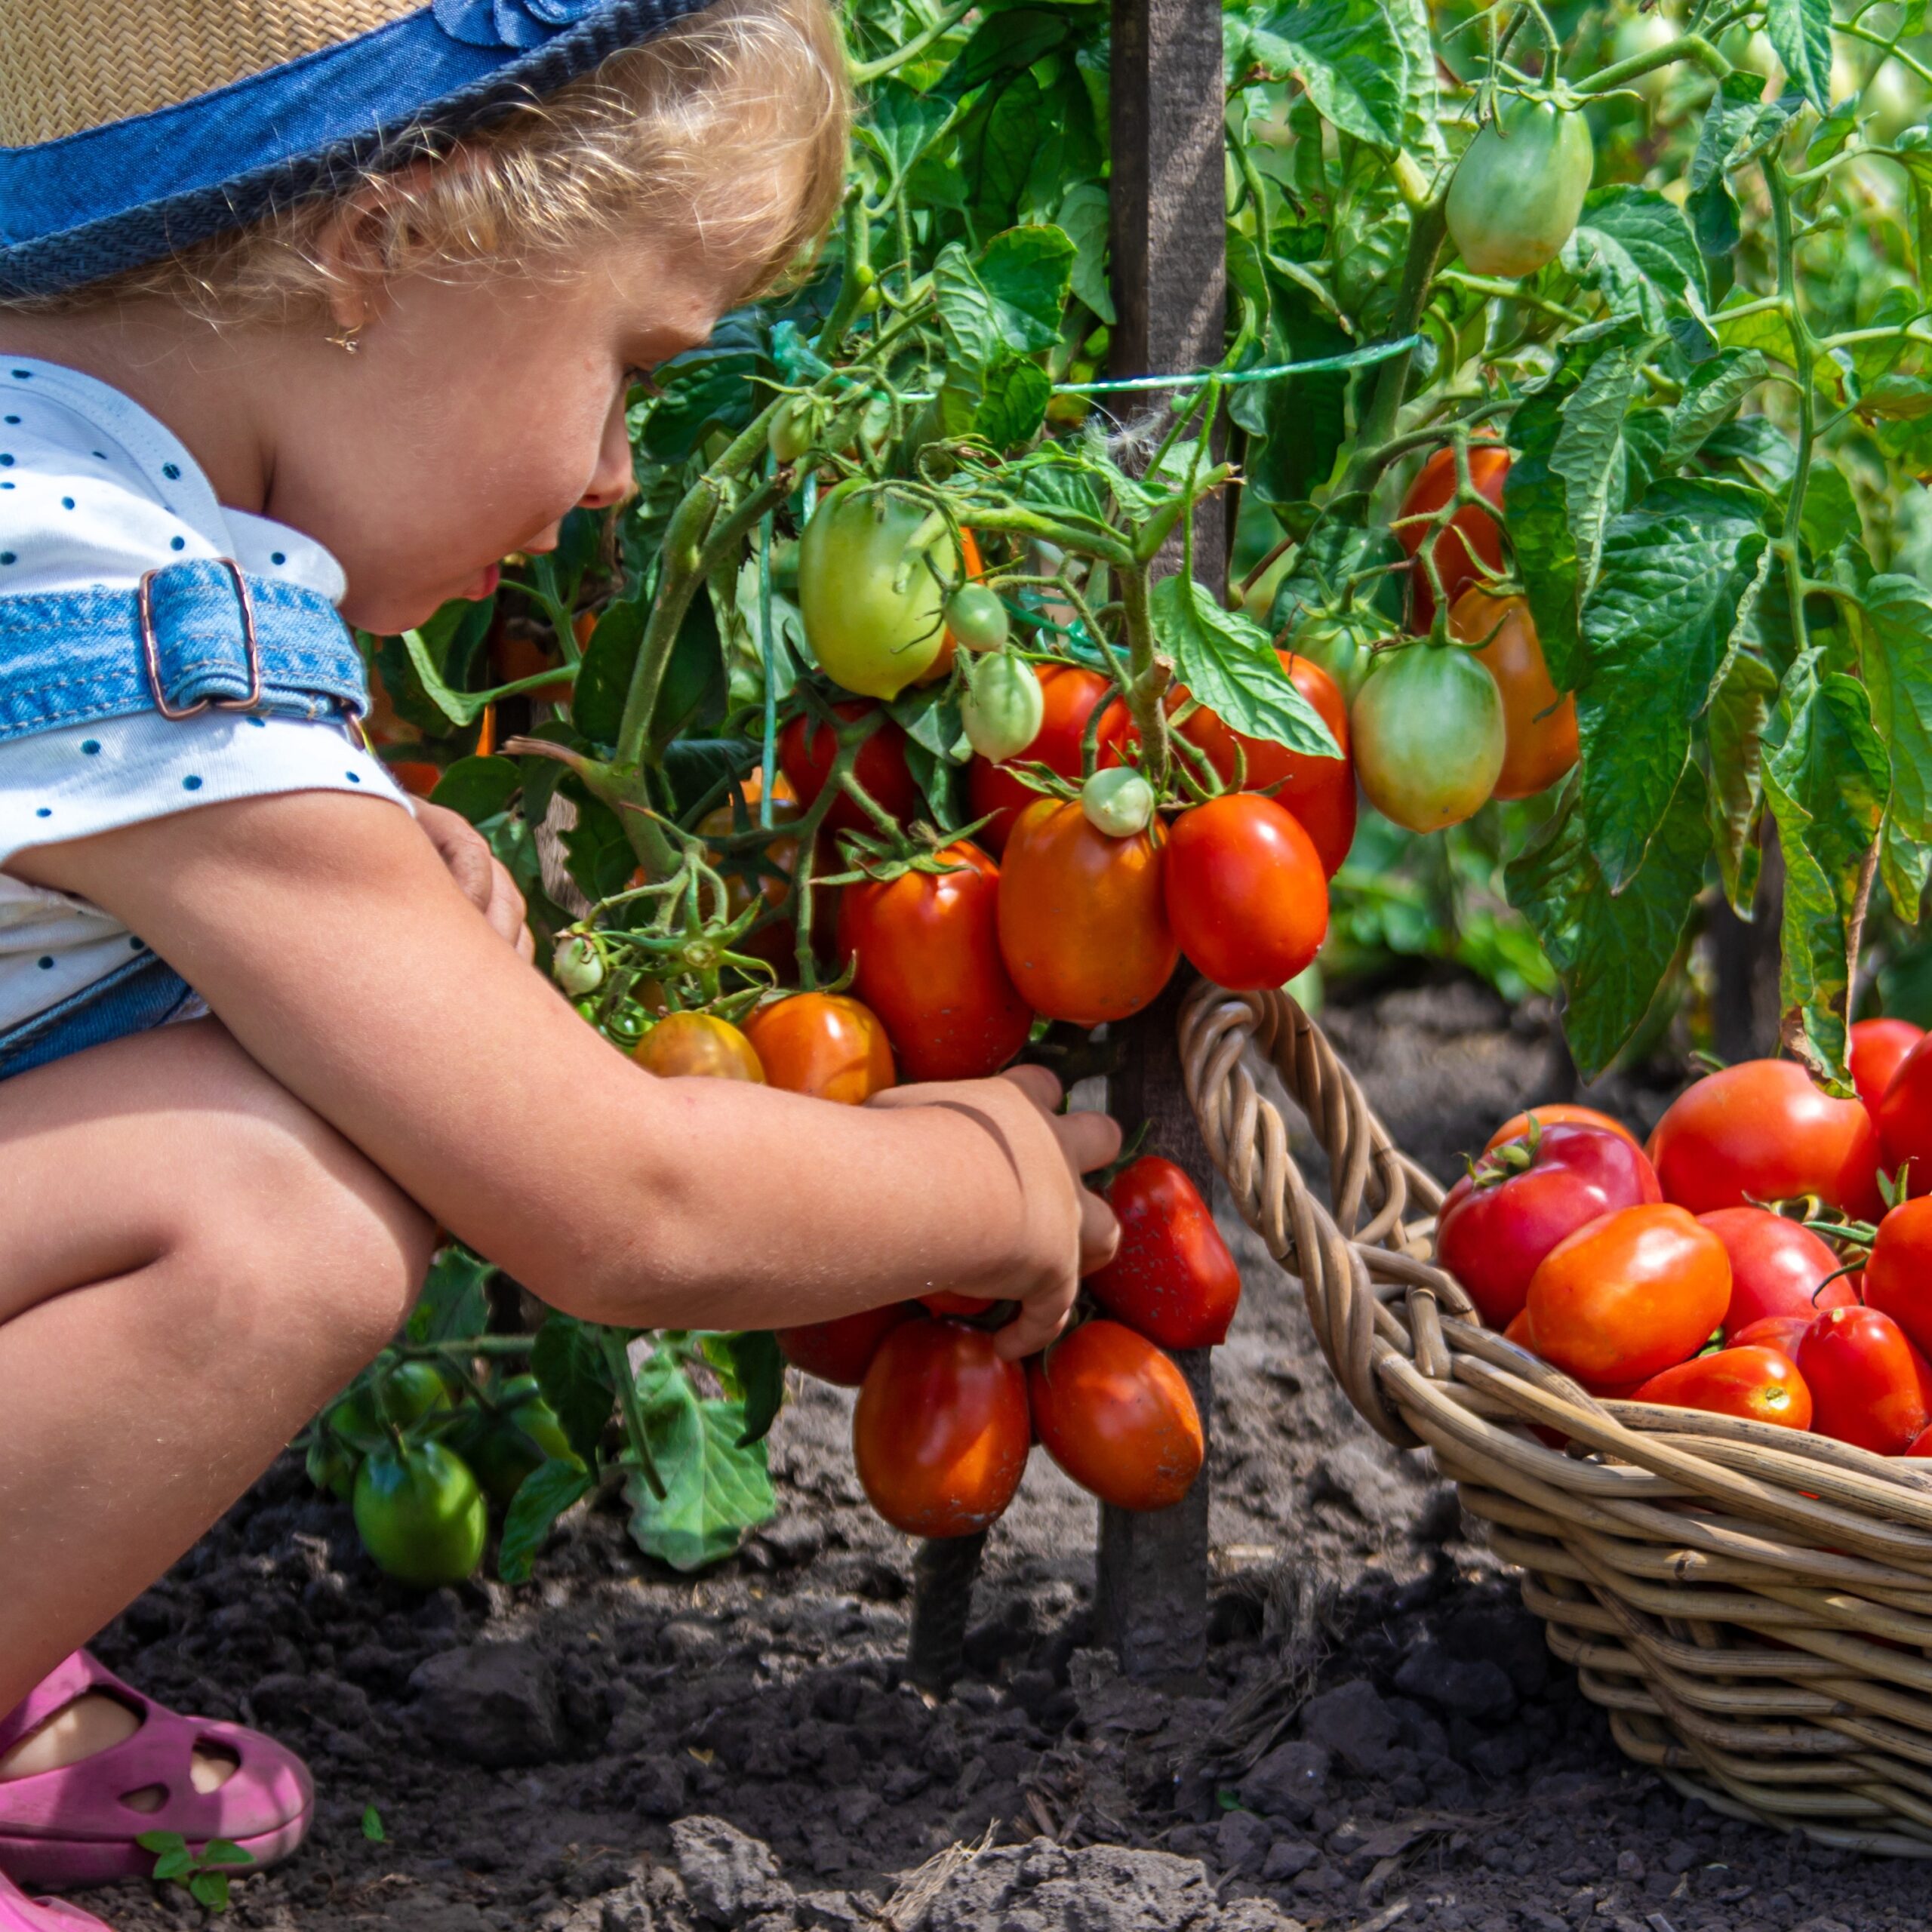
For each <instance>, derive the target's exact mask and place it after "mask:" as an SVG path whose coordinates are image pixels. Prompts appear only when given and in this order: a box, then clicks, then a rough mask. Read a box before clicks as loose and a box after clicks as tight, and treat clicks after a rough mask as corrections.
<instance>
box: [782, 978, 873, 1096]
mask: <svg viewBox="0 0 1932 1932" xmlns="http://www.w3.org/2000/svg"><path fill="white" fill-rule="evenodd" d="M745 1037H746V1038H747V1039H748V1040H749V1041H750V1042H751V1044H752V1049H753V1051H755V1052H756V1054H757V1055H758V1060H759V1062H760V1063H761V1065H762V1066H763V1067H764V1077H765V1081H766V1082H767V1084H768V1085H771V1086H773V1087H778V1088H783V1089H784V1091H786V1092H787V1093H789V1094H808V1095H809V1096H810V1097H811V1098H813V1099H814V1100H836V1101H839V1102H841V1103H844V1105H845V1106H854V1107H856V1106H863V1104H864V1103H865V1102H866V1101H867V1100H870V1099H871V1098H872V1096H873V1095H874V1094H882V1093H884V1091H885V1090H886V1088H888V1087H891V1086H892V1085H894V1084H895V1082H896V1080H897V1074H896V1072H895V1071H894V1067H893V1064H892V1047H891V1043H890V1042H889V1041H888V1040H887V1038H886V1036H885V1029H884V1026H882V1025H881V1024H880V1022H879V1017H878V1014H875V1013H874V1012H873V1011H872V1009H871V1008H869V1006H867V1005H866V1004H864V1003H863V1001H860V1000H856V999H853V998H849V997H848V996H847V995H844V994H843V993H819V992H811V993H794V994H793V995H792V996H791V997H790V998H789V999H781V1000H775V1001H772V1002H771V1004H769V1005H766V1006H761V1007H759V1008H757V1009H756V1010H755V1011H754V1012H753V1013H752V1015H751V1017H749V1019H748V1020H746V1022H745Z"/></svg>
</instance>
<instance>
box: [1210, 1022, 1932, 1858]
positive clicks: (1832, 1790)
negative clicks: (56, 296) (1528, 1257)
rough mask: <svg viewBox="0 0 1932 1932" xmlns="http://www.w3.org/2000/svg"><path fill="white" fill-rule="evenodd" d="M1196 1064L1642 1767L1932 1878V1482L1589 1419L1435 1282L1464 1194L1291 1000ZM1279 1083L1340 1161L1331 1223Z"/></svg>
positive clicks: (1708, 1798)
mask: <svg viewBox="0 0 1932 1932" xmlns="http://www.w3.org/2000/svg"><path fill="white" fill-rule="evenodd" d="M1180 1044H1181V1057H1182V1062H1183V1067H1184V1069H1185V1072H1186V1080H1187V1084H1188V1091H1189V1097H1190V1098H1191V1100H1192V1102H1193V1105H1194V1109H1195V1115H1196V1117H1197V1118H1198V1120H1199V1121H1200V1124H1201V1133H1202V1135H1203V1136H1204V1138H1205V1140H1206V1142H1207V1147H1208V1149H1209V1151H1210V1152H1211V1154H1212V1155H1213V1157H1214V1162H1215V1164H1216V1165H1217V1167H1218V1168H1220V1171H1221V1174H1222V1175H1223V1177H1224V1178H1225V1179H1226V1182H1227V1183H1228V1186H1229V1189H1230V1191H1231V1192H1232V1195H1233V1196H1234V1200H1235V1205H1236V1206H1237V1207H1238V1209H1239V1210H1240V1211H1241V1215H1242V1217H1243V1218H1244V1219H1245V1220H1246V1221H1247V1223H1248V1225H1249V1226H1251V1228H1253V1229H1254V1230H1255V1231H1256V1232H1257V1233H1258V1234H1259V1235H1260V1236H1261V1238H1263V1240H1264V1241H1266V1243H1267V1244H1268V1248H1269V1252H1270V1253H1271V1254H1273V1255H1274V1257H1275V1259H1276V1260H1278V1261H1279V1262H1281V1264H1282V1265H1283V1266H1284V1267H1286V1268H1287V1269H1289V1270H1290V1271H1291V1272H1293V1273H1294V1274H1297V1275H1299V1276H1300V1278H1301V1282H1302V1286H1303V1292H1304V1293H1305V1294H1306V1297H1307V1301H1308V1312H1309V1318H1310V1319H1311V1320H1312V1322H1313V1323H1314V1324H1315V1334H1316V1335H1317V1337H1318V1338H1319V1340H1320V1341H1321V1348H1322V1352H1324V1354H1325V1355H1327V1358H1328V1362H1329V1365H1330V1366H1331V1367H1332V1368H1333V1369H1334V1372H1335V1374H1336V1375H1337V1377H1339V1378H1340V1381H1341V1384H1342V1386H1343V1389H1345V1390H1346V1392H1347V1394H1348V1396H1349V1400H1350V1401H1352V1402H1353V1403H1354V1404H1355V1407H1357V1408H1358V1409H1359V1410H1360V1411H1361V1413H1362V1414H1363V1415H1364V1417H1367V1420H1368V1421H1369V1422H1370V1423H1371V1424H1373V1425H1374V1427H1375V1428H1376V1429H1378V1430H1379V1431H1380V1432H1381V1433H1382V1434H1383V1435H1384V1436H1386V1438H1388V1439H1389V1441H1391V1442H1392V1443H1395V1444H1400V1445H1401V1446H1403V1447H1411V1446H1414V1444H1418V1443H1426V1444H1428V1446H1429V1447H1430V1448H1431V1449H1432V1450H1433V1451H1435V1459H1436V1461H1437V1463H1438V1464H1439V1465H1440V1466H1441V1469H1442V1471H1443V1472H1444V1474H1445V1475H1447V1476H1450V1477H1451V1478H1454V1481H1455V1482H1456V1484H1457V1487H1458V1488H1459V1489H1460V1492H1461V1495H1462V1500H1463V1507H1464V1509H1466V1510H1467V1511H1468V1512H1469V1514H1470V1515H1473V1516H1477V1517H1480V1518H1482V1519H1483V1521H1484V1523H1485V1524H1487V1527H1488V1534H1489V1539H1490V1541H1491V1545H1492V1546H1493V1547H1494V1549H1496V1550H1497V1552H1498V1553H1499V1554H1500V1555H1502V1556H1503V1557H1504V1558H1506V1560H1508V1561H1509V1562H1511V1563H1513V1564H1518V1565H1519V1566H1520V1567H1521V1571H1522V1591H1523V1600H1524V1603H1525V1604H1527V1606H1528V1607H1530V1608H1531V1610H1532V1611H1535V1612H1536V1614H1537V1615H1538V1616H1540V1617H1542V1618H1543V1620H1544V1622H1545V1623H1546V1626H1547V1630H1548V1635H1549V1644H1550V1647H1551V1648H1552V1650H1553V1651H1555V1653H1556V1654H1557V1655H1558V1657H1561V1658H1562V1659H1563V1660H1564V1662H1565V1663H1571V1664H1573V1665H1574V1666H1576V1668H1577V1673H1578V1676H1579V1678H1580V1682H1581V1684H1582V1687H1583V1691H1584V1693H1585V1694H1586V1696H1588V1697H1590V1698H1591V1699H1592V1700H1594V1701H1595V1703H1598V1704H1601V1705H1602V1706H1604V1708H1605V1709H1607V1711H1608V1712H1609V1713H1610V1721H1611V1729H1612V1730H1613V1732H1614V1734H1615V1736H1616V1738H1617V1743H1619V1744H1620V1746H1622V1747H1623V1749H1624V1750H1625V1751H1626V1752H1628V1753H1629V1755H1630V1756H1631V1757H1632V1758H1635V1759H1636V1760H1637V1761H1638V1763H1640V1764H1647V1765H1651V1766H1652V1767H1654V1768H1655V1769H1656V1770H1657V1771H1658V1772H1659V1773H1660V1774H1661V1775H1662V1776H1663V1777H1665V1778H1666V1779H1667V1780H1669V1782H1670V1783H1672V1785H1674V1786H1676V1787H1677V1788H1678V1789H1679V1790H1680V1791H1681V1792H1684V1794H1685V1795H1689V1796H1695V1797H1697V1798H1701V1799H1702V1800H1703V1801H1704V1802H1705V1803H1706V1804H1709V1805H1710V1806H1711V1807H1712V1808H1713V1809H1714V1810H1718V1811H1721V1812H1724V1813H1727V1814H1730V1816H1732V1817H1746V1818H1753V1819H1756V1820H1760V1821H1761V1822H1762V1823H1766V1824H1769V1825H1774V1826H1777V1827H1778V1828H1779V1829H1783V1830H1797V1831H1801V1832H1804V1833H1805V1834H1806V1835H1807V1836H1809V1837H1811V1838H1816V1839H1817V1840H1818V1841H1820V1843H1821V1844H1828V1845H1832V1846H1835V1847H1841V1848H1843V1849H1847V1850H1861V1851H1875V1852H1886V1853H1892V1854H1902V1855H1906V1856H1909V1857H1932V1660H1928V1658H1932V1465H1928V1464H1924V1463H1908V1462H1903V1461H1898V1460H1887V1458H1884V1457H1878V1456H1874V1455H1870V1454H1867V1453H1866V1451H1863V1450H1860V1449H1854V1448H1852V1447H1848V1446H1847V1445H1846V1444H1843V1443H1839V1442H1834V1441H1830V1440H1829V1439H1827V1438H1824V1437H1822V1436H1816V1435H1801V1434H1798V1432H1795V1431H1792V1430H1788V1429H1777V1428H1774V1427H1772V1426H1769V1425H1767V1424H1763V1423H1749V1422H1743V1421H1737V1420H1732V1419H1731V1418H1730V1417H1723V1416H1714V1415H1706V1414H1702V1413H1700V1412H1697V1411H1687V1410H1681V1409H1666V1408H1660V1407H1653V1406H1651V1405H1650V1404H1643V1403H1635V1402H1600V1401H1595V1400H1594V1399H1593V1398H1591V1397H1590V1396H1589V1395H1586V1394H1585V1393H1584V1392H1583V1390H1582V1389H1580V1388H1579V1387H1577V1385H1576V1384H1575V1383H1574V1382H1572V1381H1571V1380H1570V1379H1569V1378H1568V1377H1566V1376H1564V1374H1561V1372H1560V1371H1558V1370H1556V1369H1555V1368H1552V1367H1550V1366H1549V1364H1547V1363H1545V1362H1542V1361H1538V1360H1537V1358H1535V1357H1534V1356H1532V1355H1529V1354H1528V1353H1527V1352H1525V1351H1524V1350H1523V1349H1519V1348H1518V1347H1516V1346H1515V1345H1514V1344H1512V1343H1509V1342H1506V1341H1505V1340H1503V1337H1501V1336H1500V1335H1498V1334H1495V1333H1494V1331H1491V1330H1489V1329H1486V1328H1484V1327H1483V1326H1482V1325H1481V1321H1480V1319H1479V1318H1478V1316H1477V1315H1476V1313H1475V1309H1474V1308H1473V1307H1472V1305H1471V1303H1470V1302H1469V1297H1467V1296H1466V1294H1464V1293H1463V1291H1462V1289H1461V1288H1460V1287H1459V1286H1458V1285H1457V1283H1456V1281H1454V1278H1452V1277H1451V1276H1450V1275H1446V1274H1444V1273H1443V1272H1441V1270H1440V1269H1437V1268H1435V1267H1434V1266H1432V1265H1431V1263H1430V1261H1429V1253H1430V1241H1429V1236H1430V1232H1431V1228H1432V1220H1433V1217H1434V1214H1435V1210H1436V1208H1437V1207H1438V1205H1439V1204H1440V1203H1441V1199H1442V1189H1441V1188H1440V1187H1439V1186H1438V1185H1437V1184H1436V1183H1435V1181H1433V1180H1432V1179H1431V1178H1430V1177H1429V1176H1428V1175H1427V1174H1425V1173H1424V1172H1423V1171H1422V1170H1421V1169H1420V1168H1418V1167H1417V1165H1416V1164H1414V1162H1413V1161H1411V1160H1409V1159H1408V1158H1407V1157H1406V1156H1405V1155H1403V1154H1402V1153H1401V1152H1399V1151H1398V1149H1396V1147H1395V1146H1394V1145H1393V1144H1392V1142H1391V1141H1390V1140H1389V1135H1388V1132H1387V1131H1386V1129H1385V1128H1383V1125H1382V1124H1381V1123H1380V1121H1378V1120H1377V1118H1375V1115H1374V1113H1372V1112H1371V1111H1370V1109H1369V1107H1368V1106H1367V1103H1366V1101H1364V1099H1363V1097H1362V1094H1361V1088H1359V1087H1358V1086H1357V1084H1355V1080H1354V1078H1353V1077H1352V1075H1350V1074H1349V1072H1348V1071H1347V1069H1346V1068H1344V1067H1343V1066H1342V1064H1341V1063H1340V1061H1339V1060H1337V1058H1336V1056H1335V1051H1334V1048H1332V1047H1331V1045H1330V1044H1329V1043H1328V1041H1327V1039H1326V1038H1324V1037H1323V1035H1322V1034H1321V1031H1320V1029H1318V1027H1317V1026H1315V1024H1314V1023H1313V1022H1312V1021H1311V1020H1309V1018H1308V1017H1307V1015H1306V1014H1304V1013H1303V1011H1302V1010H1301V1009H1300V1007H1299V1006H1297V1004H1295V1002H1294V1001H1293V1000H1292V999H1291V998H1288V997H1287V995H1284V994H1281V993H1255V994H1245V995H1233V994H1229V993H1226V992H1221V991H1220V989H1217V988H1215V987H1213V986H1201V987H1198V988H1197V989H1196V990H1195V992H1194V994H1193V995H1192V997H1191V998H1189V1001H1187V1004H1186V1007H1185V1008H1184V1010H1183V1014H1182V1018H1181V1031H1180ZM1262 1062H1265V1063H1266V1064H1267V1065H1268V1066H1272V1069H1274V1071H1275V1073H1276V1074H1277V1075H1279V1077H1280V1079H1281V1084H1282V1085H1283V1087H1284V1088H1285V1089H1286V1091H1287V1094H1288V1097H1290V1098H1291V1100H1294V1102H1295V1103H1297V1105H1298V1106H1300V1109H1301V1110H1302V1112H1303V1113H1304V1114H1305V1115H1306V1117H1307V1119H1308V1121H1309V1125H1310V1126H1311V1127H1312V1129H1313V1131H1314V1133H1315V1137H1316V1138H1317V1139H1318V1140H1319V1141H1320V1142H1321V1145H1322V1146H1323V1147H1324V1149H1326V1150H1327V1155H1328V1158H1329V1161H1330V1164H1331V1183H1330V1192H1331V1201H1330V1203H1329V1204H1328V1205H1327V1206H1324V1205H1323V1204H1322V1203H1321V1202H1320V1201H1318V1200H1317V1199H1316V1198H1315V1196H1314V1195H1313V1194H1312V1193H1311V1192H1310V1191H1309V1187H1308V1186H1307V1184H1306V1182H1305V1181H1304V1180H1303V1177H1302V1176H1301V1174H1300V1172H1299V1171H1298V1170H1297V1167H1296V1164H1295V1162H1294V1158H1293V1156H1292V1155H1291V1153H1290V1152H1289V1147H1288V1133H1287V1128H1286V1126H1285V1125H1284V1122H1283V1121H1282V1118H1281V1112H1280V1111H1279V1110H1278V1108H1277V1107H1276V1106H1275V1104H1274V1103H1273V1102H1272V1100H1270V1099H1269V1097H1268V1095H1267V1094H1266V1092H1264V1091H1263V1084H1262V1081H1263V1078H1265V1075H1263V1072H1262V1069H1261V1066H1260V1063H1262ZM1533 1425H1534V1426H1535V1427H1536V1428H1537V1429H1541V1430H1543V1431H1545V1432H1552V1434H1553V1435H1554V1437H1555V1439H1557V1440H1560V1441H1567V1444H1568V1448H1567V1452H1566V1451H1563V1450H1559V1449H1555V1448H1552V1447H1546V1446H1545V1443H1544V1441H1543V1440H1540V1439H1539V1437H1538V1436H1537V1435H1536V1434H1535V1433H1533V1432H1532V1426H1533Z"/></svg>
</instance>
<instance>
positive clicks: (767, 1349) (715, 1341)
mask: <svg viewBox="0 0 1932 1932" xmlns="http://www.w3.org/2000/svg"><path fill="white" fill-rule="evenodd" d="M702 1346H703V1349H704V1358H705V1360H706V1361H708V1362H709V1363H710V1364H711V1365H712V1367H713V1368H715V1370H716V1371H718V1380H719V1381H720V1382H721V1383H723V1384H724V1392H725V1394H726V1395H728V1396H730V1397H731V1399H732V1400H733V1401H736V1402H742V1403H743V1404H744V1405H745V1435H744V1440H743V1442H741V1443H740V1444H739V1447H740V1448H745V1447H749V1446H750V1444H752V1443H754V1442H759V1441H763V1440H764V1438H765V1437H766V1436H767V1435H769V1434H770V1433H771V1425H772V1424H773V1423H774V1422H776V1421H777V1419H778V1411H780V1409H781V1408H782V1407H783V1406H784V1404H785V1357H784V1355H783V1353H782V1352H780V1349H779V1346H778V1338H777V1336H775V1335H774V1334H771V1332H770V1331H768V1330H767V1329H763V1328H750V1329H746V1330H743V1331H740V1333H737V1334H707V1335H706V1336H705V1337H703V1344H702Z"/></svg>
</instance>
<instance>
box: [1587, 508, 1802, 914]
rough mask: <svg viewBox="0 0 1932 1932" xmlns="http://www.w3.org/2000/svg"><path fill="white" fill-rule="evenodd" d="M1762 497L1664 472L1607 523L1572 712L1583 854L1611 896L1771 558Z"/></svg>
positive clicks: (1672, 775) (1637, 851)
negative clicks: (1587, 847)
mask: <svg viewBox="0 0 1932 1932" xmlns="http://www.w3.org/2000/svg"><path fill="white" fill-rule="evenodd" d="M1762 513H1763V512H1762V499H1761V497H1758V494H1757V493H1756V492H1755V491H1750V490H1747V489H1745V488H1742V487H1741V486H1740V485H1734V484H1725V483H1712V482H1693V481H1677V480H1674V479H1673V480H1668V481H1665V482H1663V483H1661V484H1660V485H1658V486H1657V488H1655V489H1654V490H1653V491H1651V493H1650V494H1649V495H1648V496H1647V497H1645V498H1644V501H1643V503H1641V505H1640V506H1638V508H1637V509H1635V510H1634V511H1632V512H1629V513H1628V514H1626V515H1623V516H1621V517H1620V518H1617V521H1616V522H1615V523H1614V525H1611V530H1610V532H1609V534H1608V536H1607V537H1606V538H1605V540H1604V548H1603V561H1602V568H1601V574H1600V575H1599V576H1598V580H1597V585H1596V588H1595V591H1594V592H1593V593H1592V595H1591V598H1590V601H1589V605H1588V606H1587V608H1586V610H1585V611H1584V614H1583V635H1584V644H1585V649H1586V675H1585V678H1584V679H1583V682H1582V684H1581V685H1580V686H1579V687H1578V694H1577V727H1578V731H1579V734H1580V737H1581V738H1582V740H1583V808H1584V815H1585V817H1586V820H1587V821H1588V823H1589V836H1590V844H1591V851H1592V856H1593V857H1595V860H1596V861H1597V862H1598V864H1599V865H1601V867H1602V869H1603V872H1604V876H1605V877H1606V878H1607V879H1608V880H1609V881H1610V883H1611V888H1612V889H1613V890H1614V891H1622V890H1623V888H1625V887H1626V886H1627V885H1628V884H1629V883H1630V882H1631V881H1632V879H1634V878H1635V875H1636V874H1637V872H1638V869H1639V868H1640V867H1641V866H1642V864H1643V863H1644V854H1645V852H1646V851H1647V849H1648V848H1649V845H1650V841H1651V837H1652V835H1654V833H1655V832H1657V829H1658V828H1659V827H1660V825H1661V824H1662V823H1663V820H1664V819H1665V817H1666V814H1667V813H1668V811H1669V809H1670V808H1671V805H1672V800H1673V799H1674V798H1678V797H1679V796H1681V791H1682V787H1681V783H1680V780H1681V777H1682V774H1683V771H1684V764H1685V761H1686V760H1687V758H1688V757H1689V755H1690V727H1691V724H1692V721H1694V719H1695V718H1697V717H1698V716H1699V715H1700V714H1701V713H1702V712H1703V709H1704V708H1705V706H1706V704H1707V703H1709V699H1710V694H1711V689H1712V683H1713V681H1714V680H1715V678H1716V676H1717V674H1718V669H1719V667H1720V666H1721V663H1723V660H1724V655H1725V653H1726V651H1727V650H1728V648H1730V643H1731V640H1732V638H1734V635H1737V633H1738V632H1740V629H1741V627H1742V626H1743V624H1744V623H1746V621H1747V620H1748V619H1749V616H1750V611H1751V607H1752V604H1754V603H1755V601H1756V595H1757V589H1758V586H1759V584H1760V583H1761V581H1762V577H1763V571H1764V565H1765V564H1766V561H1767V540H1766V538H1765V536H1764V530H1763V528H1762V521H1761V518H1762Z"/></svg>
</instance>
